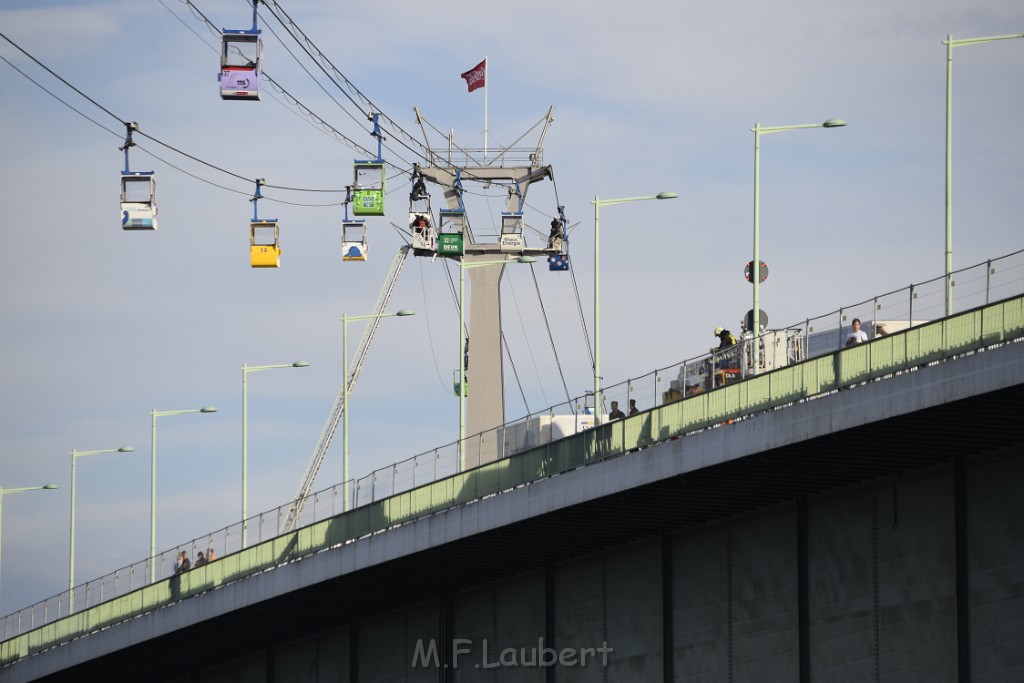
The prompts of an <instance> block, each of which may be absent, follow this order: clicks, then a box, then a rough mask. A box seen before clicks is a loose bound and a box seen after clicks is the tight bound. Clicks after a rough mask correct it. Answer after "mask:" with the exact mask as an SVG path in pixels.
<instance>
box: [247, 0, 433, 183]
mask: <svg viewBox="0 0 1024 683" xmlns="http://www.w3.org/2000/svg"><path fill="white" fill-rule="evenodd" d="M268 9H269V8H268ZM270 12H271V14H272V15H273V16H274V18H275V19H277V21H278V22H279V23H280V24H281V25H282V27H284V30H285V31H287V32H288V35H289V36H291V38H292V40H294V41H295V42H296V43H298V45H299V47H300V48H302V50H303V51H304V52H305V53H306V55H307V56H308V57H309V58H310V59H311V60H313V61H314V62H315V63H317V62H316V58H315V57H314V56H313V55H311V54H310V53H309V50H307V49H305V47H303V45H302V41H300V40H299V39H298V38H296V37H295V35H294V34H292V32H291V31H290V30H289V28H288V26H287V25H286V24H285V23H284V22H283V21H281V19H280V17H278V16H277V15H276V14H274V12H273V10H271V11H270ZM296 28H297V27H296ZM267 30H269V31H270V32H271V33H272V34H273V35H274V37H275V38H277V40H278V42H279V43H280V44H281V47H283V48H284V49H285V50H286V51H287V52H288V54H289V56H291V58H292V59H293V60H295V63H296V64H298V65H299V68H301V69H302V70H303V71H305V72H306V75H307V76H309V77H310V79H311V80H312V81H313V82H314V83H316V84H317V86H319V88H320V89H321V90H322V91H323V92H324V94H325V95H327V97H329V98H330V99H331V101H332V102H334V103H335V104H336V105H338V108H339V109H341V110H342V111H343V112H345V114H346V115H347V116H348V117H349V118H350V119H352V120H353V122H355V123H356V125H357V126H359V127H360V128H361V129H362V130H363V132H365V133H366V134H368V135H369V134H370V131H368V130H367V129H366V128H364V127H363V123H362V121H360V119H359V117H357V116H355V115H353V114H352V112H350V111H349V110H348V109H346V108H345V107H344V105H342V103H341V102H339V101H338V100H337V99H336V98H335V97H334V96H333V95H332V94H331V93H330V92H328V90H327V88H325V87H324V86H323V84H322V83H320V81H319V80H317V78H316V77H315V76H314V75H313V74H312V73H311V72H310V71H309V69H307V68H306V67H305V65H303V64H302V62H300V61H299V58H298V57H296V56H295V53H294V52H292V50H291V49H290V48H289V47H288V46H287V45H286V44H285V42H284V41H283V40H281V37H280V36H279V35H277V32H275V31H274V29H273V28H271V27H270V26H269V24H268V25H267ZM317 66H319V67H320V70H321V71H323V72H324V75H325V76H327V78H328V79H329V80H330V81H331V82H332V83H333V84H334V86H335V87H337V88H338V89H339V90H341V92H342V93H343V94H344V95H345V96H346V97H347V98H348V100H349V101H350V102H352V104H353V105H355V106H356V107H358V106H359V103H357V102H356V101H354V100H353V99H352V98H351V97H350V96H349V95H348V93H346V92H345V91H344V88H342V87H341V85H340V84H339V83H338V82H337V81H335V80H334V78H333V77H332V76H331V75H330V74H329V73H327V71H326V70H325V69H324V68H323V66H322V65H320V64H319V63H317ZM275 85H277V84H275ZM278 87H280V86H278ZM289 97H291V98H292V99H296V98H295V97H294V96H292V95H289ZM360 114H362V115H363V116H364V117H365V116H366V114H365V112H363V111H362V110H360ZM318 118H319V117H318ZM382 146H383V147H384V148H385V149H387V150H388V151H389V152H390V153H391V154H393V155H394V156H395V157H397V158H398V159H399V160H400V161H401V162H402V163H403V164H405V165H406V166H407V167H411V166H412V163H411V162H409V161H408V160H407V159H405V158H404V157H402V155H401V154H399V153H398V152H397V151H396V150H395V149H394V148H393V147H392V146H390V145H387V144H384V143H383V142H382ZM403 146H404V147H406V149H409V151H410V152H412V153H413V154H416V156H417V157H419V154H418V153H417V152H416V151H415V150H412V149H410V148H409V147H408V145H403ZM362 151H363V152H364V153H365V154H366V155H367V157H374V158H376V155H375V153H374V152H370V151H368V150H365V149H364V150H362ZM388 165H390V166H392V167H393V168H395V169H396V170H398V171H400V172H402V173H409V171H408V170H407V169H402V168H399V167H397V166H395V165H394V164H392V163H390V162H388Z"/></svg>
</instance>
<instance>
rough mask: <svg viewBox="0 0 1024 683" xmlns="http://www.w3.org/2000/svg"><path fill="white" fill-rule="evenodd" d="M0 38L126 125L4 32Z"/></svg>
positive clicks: (121, 120) (0, 34) (122, 120)
mask: <svg viewBox="0 0 1024 683" xmlns="http://www.w3.org/2000/svg"><path fill="white" fill-rule="evenodd" d="M0 38H3V39H4V40H6V41H7V42H8V43H10V44H11V45H13V46H14V47H15V48H16V49H17V50H18V51H19V52H21V54H23V55H25V56H26V57H28V58H29V59H31V60H32V61H33V62H35V63H36V64H37V65H39V66H40V67H42V68H43V69H44V70H46V72H47V73H49V74H50V75H51V76H53V77H54V78H56V79H57V80H58V81H60V82H61V83H63V84H64V85H66V86H68V87H69V88H71V89H72V90H74V91H75V92H76V93H78V94H79V95H81V96H82V97H84V98H85V99H87V100H89V102H91V103H92V104H93V106H95V107H96V108H97V109H99V110H101V111H103V112H105V113H106V114H107V115H108V116H110V117H111V118H112V119H115V120H116V121H117V122H118V123H120V124H122V125H124V124H125V121H124V119H122V118H121V117H119V116H118V115H117V114H115V113H114V112H112V111H110V110H109V109H107V108H106V107H104V106H103V105H102V104H100V103H99V102H97V101H96V100H94V99H93V98H91V97H89V96H88V95H86V94H85V93H84V92H82V91H81V90H79V89H78V88H76V87H75V86H73V85H71V84H70V83H69V82H67V81H66V80H64V78H63V77H61V76H60V75H58V74H57V72H55V71H54V70H53V69H51V68H50V67H48V66H46V65H45V64H43V63H42V62H40V61H39V60H38V59H36V58H35V57H33V56H32V55H30V54H29V53H28V52H26V51H25V50H24V48H22V47H21V46H20V45H18V44H17V43H15V42H14V41H13V40H11V39H10V38H8V37H7V36H6V35H4V33H3V32H0ZM5 61H6V60H5ZM9 63H10V62H8V64H9ZM19 73H20V70H19ZM33 82H34V81H33Z"/></svg>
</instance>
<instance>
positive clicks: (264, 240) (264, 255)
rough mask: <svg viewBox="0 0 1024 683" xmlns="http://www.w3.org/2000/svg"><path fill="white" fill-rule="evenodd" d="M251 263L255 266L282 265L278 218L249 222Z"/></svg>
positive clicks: (276, 266)
mask: <svg viewBox="0 0 1024 683" xmlns="http://www.w3.org/2000/svg"><path fill="white" fill-rule="evenodd" d="M249 263H250V265H251V266H252V267H253V268H280V267H281V241H280V232H279V229H278V225H277V219H276V218H275V219H273V220H266V221H252V222H251V223H249Z"/></svg>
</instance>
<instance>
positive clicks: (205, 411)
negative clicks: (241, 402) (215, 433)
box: [199, 406, 217, 413]
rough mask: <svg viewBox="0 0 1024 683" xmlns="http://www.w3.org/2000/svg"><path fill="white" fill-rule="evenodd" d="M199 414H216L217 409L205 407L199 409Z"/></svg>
mask: <svg viewBox="0 0 1024 683" xmlns="http://www.w3.org/2000/svg"><path fill="white" fill-rule="evenodd" d="M199 412H200V413H216V412H217V409H216V408H214V407H213V406H203V407H202V408H200V409H199Z"/></svg>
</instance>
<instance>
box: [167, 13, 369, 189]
mask: <svg viewBox="0 0 1024 683" xmlns="http://www.w3.org/2000/svg"><path fill="white" fill-rule="evenodd" d="M157 2H159V3H160V4H161V5H163V7H164V9H166V10H167V11H168V12H170V13H171V16H173V17H174V18H175V19H177V20H178V22H179V23H180V24H181V25H182V26H184V27H185V28H186V29H188V31H189V33H191V34H192V35H194V36H195V37H196V38H198V39H199V40H200V41H202V42H203V44H204V45H206V46H207V47H208V48H210V51H211V52H213V53H214V54H219V52H220V51H219V50H218V49H217V48H216V47H214V46H213V45H211V44H210V43H208V42H207V41H206V39H205V38H203V37H202V36H201V35H199V34H198V33H196V32H195V30H194V29H193V28H192V27H191V26H189V25H188V24H187V23H185V21H184V20H183V19H182V18H181V17H179V16H178V15H177V14H176V13H175V12H174V10H172V9H171V8H170V7H168V6H167V5H166V4H165V3H164V1H163V0H157ZM179 2H181V4H183V5H186V6H187V7H188V8H189V9H190V10H191V11H192V15H193V16H195V17H196V18H197V19H202V20H203V21H204V22H205V23H206V28H207V29H208V30H209V32H210V35H212V36H215V37H218V38H219V37H220V35H221V32H220V30H218V29H217V28H216V27H215V26H214V25H213V23H212V22H211V21H210V20H209V19H207V18H206V15H205V14H203V13H202V11H200V10H199V8H197V7H196V6H195V5H193V4H192V3H190V2H189V0H179ZM275 36H276V34H275ZM278 40H280V38H278ZM282 44H283V43H282ZM285 49H286V50H287V49H288V48H287V47H285ZM289 53H290V51H289ZM293 58H294V57H293ZM296 61H298V60H296ZM300 66H301V64H300ZM263 76H264V78H265V79H266V80H267V82H268V83H270V84H271V85H272V86H274V88H275V89H276V90H277V91H278V92H279V93H280V94H282V95H284V96H285V97H286V98H287V99H288V100H290V102H289V103H288V105H290V106H293V107H294V106H297V107H301V109H302V111H301V112H300V114H302V115H305V116H306V117H308V118H309V119H312V122H311V123H310V125H314V126H319V127H320V129H321V131H323V132H325V133H328V134H333V136H334V138H335V139H338V140H339V142H343V143H345V144H347V145H349V146H350V147H352V148H353V149H355V150H356V151H359V152H363V153H365V154H370V152H367V151H366V150H364V149H362V148H361V147H359V145H358V144H357V143H356V142H355V141H353V140H350V139H349V138H348V137H346V136H345V135H344V134H342V133H340V132H339V131H337V130H335V129H334V128H332V127H331V126H330V124H328V123H327V122H326V121H324V120H323V119H322V118H320V116H318V115H317V114H316V113H315V112H312V111H310V110H309V109H308V108H307V107H306V106H305V105H304V104H302V103H301V102H299V101H298V100H297V99H296V98H295V97H294V96H293V95H292V94H291V93H289V92H288V91H287V90H285V89H284V88H283V87H281V86H280V85H278V83H277V82H276V81H274V79H272V78H271V77H269V76H267V75H266V74H265V73H264V74H263ZM328 96H330V95H328ZM272 97H273V95H272ZM274 99H275V100H277V101H278V102H280V100H278V99H277V98H276V97H274ZM282 104H284V103H282ZM288 105H286V106H288ZM297 115H299V114H297ZM325 127H326V128H325ZM268 187H270V186H268ZM279 189H285V188H279ZM317 191H318V192H319V191H324V192H327V191H330V192H334V191H343V190H317ZM331 206H334V205H333V204H331Z"/></svg>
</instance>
